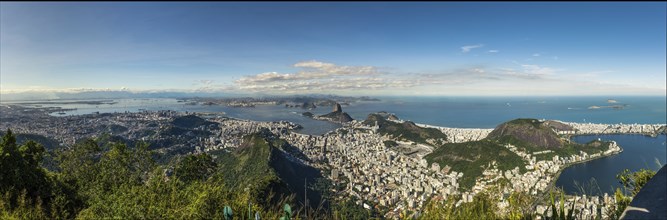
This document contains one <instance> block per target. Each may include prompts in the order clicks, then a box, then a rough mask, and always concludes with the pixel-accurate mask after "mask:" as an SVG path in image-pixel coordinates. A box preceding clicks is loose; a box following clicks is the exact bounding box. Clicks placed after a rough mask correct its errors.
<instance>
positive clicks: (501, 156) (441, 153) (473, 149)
mask: <svg viewBox="0 0 667 220" xmlns="http://www.w3.org/2000/svg"><path fill="white" fill-rule="evenodd" d="M545 140H546V141H545ZM555 143H557V144H558V147H548V146H545V144H547V145H548V144H552V145H554V146H555ZM506 144H511V145H514V146H515V147H517V149H519V150H522V151H526V152H530V153H533V152H538V151H545V150H550V151H552V152H550V153H543V154H538V155H536V156H535V157H536V159H537V160H551V159H552V158H553V156H556V155H559V156H561V157H567V156H570V155H575V154H579V152H580V151H584V152H586V153H588V154H593V153H598V152H601V151H605V150H608V149H609V144H610V143H609V142H603V141H597V140H594V141H591V142H589V143H587V144H577V143H571V142H569V141H566V140H562V139H561V138H560V137H559V136H558V134H556V132H554V131H553V130H552V129H551V128H550V127H548V126H547V125H545V123H543V122H539V121H538V120H536V119H515V120H512V121H508V122H505V123H503V124H501V125H499V126H498V127H497V128H496V129H494V130H493V131H492V132H491V133H490V134H489V136H488V137H486V138H484V139H482V140H479V141H471V142H464V143H447V144H444V145H442V146H440V147H438V148H436V149H435V150H434V151H433V152H432V153H430V154H428V155H426V156H425V157H424V158H425V159H426V160H427V161H428V162H429V164H430V163H434V162H435V163H438V164H439V165H440V167H444V166H447V165H448V166H450V167H451V168H452V170H454V171H457V172H463V173H464V175H463V178H462V179H461V181H460V185H461V187H463V188H466V189H467V188H470V187H472V186H473V185H474V184H475V181H476V179H477V177H479V176H481V175H482V172H483V171H484V169H486V168H487V167H488V165H489V164H490V163H491V162H493V161H495V162H496V164H497V166H498V169H500V170H511V169H514V168H515V167H519V170H520V172H521V173H523V172H525V171H526V168H525V165H526V163H525V162H524V161H523V159H522V158H521V157H519V156H518V155H517V154H515V153H513V152H511V151H510V150H508V149H507V148H505V145H506Z"/></svg>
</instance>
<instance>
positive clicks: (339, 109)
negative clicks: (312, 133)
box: [332, 103, 343, 113]
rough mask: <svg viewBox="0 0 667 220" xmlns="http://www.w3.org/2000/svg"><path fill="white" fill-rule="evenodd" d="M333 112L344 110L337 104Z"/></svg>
mask: <svg viewBox="0 0 667 220" xmlns="http://www.w3.org/2000/svg"><path fill="white" fill-rule="evenodd" d="M333 112H343V108H341V107H340V104H338V103H336V105H334V108H333V111H332V113H333Z"/></svg>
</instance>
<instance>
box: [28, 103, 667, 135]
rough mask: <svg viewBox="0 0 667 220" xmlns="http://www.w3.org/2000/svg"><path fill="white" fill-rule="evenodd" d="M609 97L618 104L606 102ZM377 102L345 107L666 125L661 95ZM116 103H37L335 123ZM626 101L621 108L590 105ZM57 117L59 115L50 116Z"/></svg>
mask: <svg viewBox="0 0 667 220" xmlns="http://www.w3.org/2000/svg"><path fill="white" fill-rule="evenodd" d="M609 98H613V99H615V100H616V101H617V102H618V103H614V104H611V103H607V99H609ZM380 99H381V100H382V101H379V102H357V103H352V104H351V105H349V106H343V111H345V112H347V113H348V114H350V116H352V117H353V118H355V119H357V120H363V119H365V118H366V117H367V116H368V114H369V113H373V112H378V111H387V112H392V113H395V114H396V115H397V116H398V117H399V118H401V119H404V120H411V121H414V122H417V123H423V124H431V125H437V126H446V127H460V128H494V127H495V126H497V125H498V124H500V123H502V122H505V121H508V120H512V119H516V118H538V119H543V118H544V119H556V120H562V121H570V122H593V123H626V124H628V123H651V124H654V123H660V124H664V123H667V110H666V109H667V107H666V106H667V101H666V99H665V97H381V98H380ZM114 101H116V102H117V103H115V104H112V105H109V104H101V105H88V104H41V106H44V107H46V106H59V107H63V108H76V110H74V111H66V112H65V113H66V114H65V115H71V114H73V115H76V114H89V113H93V112H100V113H104V112H125V111H130V112H137V111H140V110H139V109H146V110H175V111H194V112H225V113H226V115H227V116H229V117H234V118H241V119H250V120H258V121H276V120H287V121H292V122H295V123H299V124H301V125H303V126H304V128H306V129H304V132H308V133H310V134H322V133H326V132H327V131H329V130H332V129H335V128H337V127H339V125H337V124H334V123H329V122H323V121H317V120H312V119H310V118H306V117H303V116H301V113H303V112H305V111H306V110H303V109H300V108H285V107H284V106H281V105H277V106H257V107H255V108H233V107H227V106H201V105H187V104H185V103H184V102H178V101H177V100H176V99H119V100H114ZM619 104H621V105H623V104H625V105H627V106H626V107H625V108H624V109H620V110H618V109H612V108H600V109H588V107H590V106H593V105H596V106H608V105H619ZM330 111H331V107H328V106H323V107H319V108H316V109H314V110H312V111H311V112H313V113H314V114H325V113H328V112H330ZM53 115H56V116H57V115H58V114H55V113H54V114H53Z"/></svg>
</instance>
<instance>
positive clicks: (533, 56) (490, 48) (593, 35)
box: [0, 2, 667, 96]
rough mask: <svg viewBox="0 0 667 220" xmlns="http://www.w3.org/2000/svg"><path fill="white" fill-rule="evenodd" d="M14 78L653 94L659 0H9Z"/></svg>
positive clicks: (137, 84) (9, 71) (28, 81)
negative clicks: (567, 0)
mask: <svg viewBox="0 0 667 220" xmlns="http://www.w3.org/2000/svg"><path fill="white" fill-rule="evenodd" d="M1 4H2V7H0V12H1V13H0V29H1V31H0V43H1V45H2V46H1V47H0V72H1V73H2V74H1V75H0V77H1V78H0V79H1V80H0V87H1V91H2V93H4V94H5V95H6V94H11V93H17V92H27V91H32V92H40V91H59V92H79V91H130V92H148V91H151V92H184V93H188V92H198V93H221V94H273V95H291V94H309V93H330V94H338V95H417V96H419V95H427V96H430V95H455V96H456V95H481V96H517V95H656V96H664V95H665V92H666V91H667V88H666V86H665V85H666V84H665V81H666V74H665V73H666V72H667V70H666V69H665V68H666V66H665V60H666V57H665V53H666V51H665V50H666V48H667V46H666V45H665V41H666V39H667V37H666V27H667V24H666V20H667V17H666V16H667V15H666V6H667V3H665V2H655V3H647V2H644V3H546V2H540V3H482V2H474V3H450V2H429V3H425V2H422V3H407V2H391V3H342V2H325V3H292V2H290V3H287V2H283V3H268V2H262V3H226V2H225V3H223V2H212V3H209V2H206V3H205V2H197V3H181V2H169V3H110V2H108V3H9V2H2V3H1Z"/></svg>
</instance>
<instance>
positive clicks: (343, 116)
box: [315, 103, 354, 123]
mask: <svg viewBox="0 0 667 220" xmlns="http://www.w3.org/2000/svg"><path fill="white" fill-rule="evenodd" d="M315 119H318V120H327V121H333V122H339V123H345V122H351V121H352V120H354V119H352V117H350V115H348V114H347V113H345V112H343V108H341V107H340V104H338V103H336V105H334V108H333V111H332V112H330V113H328V114H325V115H320V116H317V117H315Z"/></svg>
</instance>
